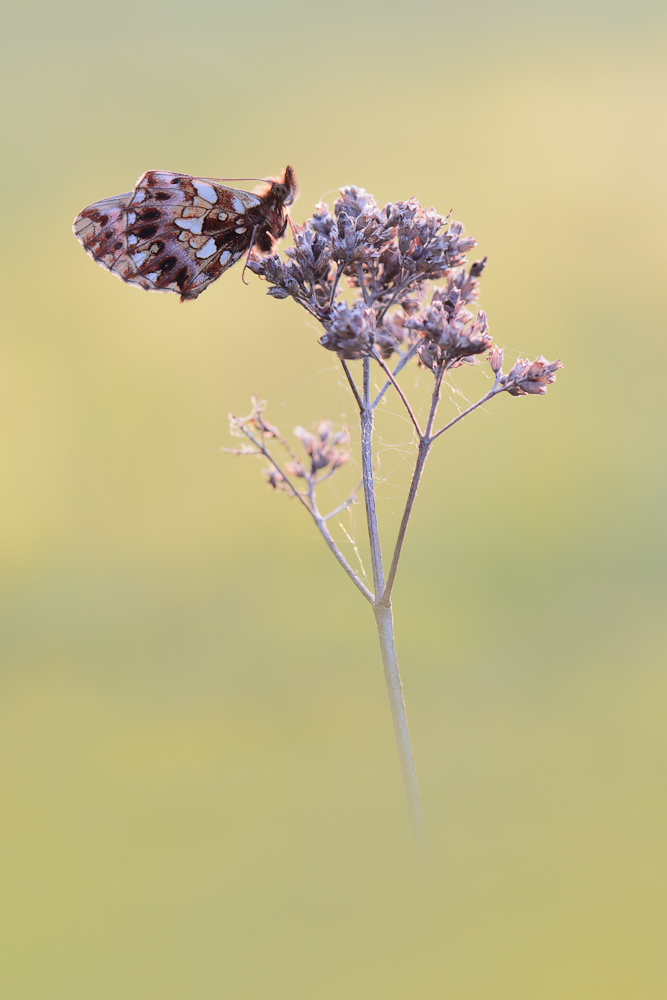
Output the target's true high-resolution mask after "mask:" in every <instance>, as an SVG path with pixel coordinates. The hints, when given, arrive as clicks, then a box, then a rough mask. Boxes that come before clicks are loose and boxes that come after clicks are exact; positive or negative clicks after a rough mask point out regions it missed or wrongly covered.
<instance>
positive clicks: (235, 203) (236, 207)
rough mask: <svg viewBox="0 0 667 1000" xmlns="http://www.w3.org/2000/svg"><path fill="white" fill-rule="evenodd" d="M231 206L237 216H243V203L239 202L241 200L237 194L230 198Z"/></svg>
mask: <svg viewBox="0 0 667 1000" xmlns="http://www.w3.org/2000/svg"><path fill="white" fill-rule="evenodd" d="M232 205H233V206H234V211H235V212H238V214H239V215H243V213H244V212H245V205H244V204H243V202H242V201H241V199H240V198H239V196H238V195H237V194H235V195H234V197H233V198H232Z"/></svg>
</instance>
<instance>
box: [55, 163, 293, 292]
mask: <svg viewBox="0 0 667 1000" xmlns="http://www.w3.org/2000/svg"><path fill="white" fill-rule="evenodd" d="M296 194H297V186H296V180H295V177H294V171H293V170H292V168H291V167H286V168H285V170H284V172H283V175H282V177H281V178H280V179H278V180H267V182H266V185H265V189H264V190H263V191H260V192H259V193H251V192H249V191H243V190H240V189H238V188H230V187H226V186H225V185H224V184H223V183H222V182H221V181H219V180H215V179H213V178H208V177H192V176H190V175H189V174H176V173H170V172H169V171H166V170H147V171H146V173H145V174H143V175H142V176H141V177H140V178H139V180H138V181H137V183H136V186H135V188H134V190H133V191H129V192H127V193H125V194H119V195H116V196H115V197H113V198H106V199H104V200H103V201H98V202H95V204H93V205H89V206H88V208H85V209H84V210H83V211H82V212H81V213H80V214H79V215H78V216H77V217H76V219H75V220H74V225H73V229H74V234H75V236H76V237H77V239H78V240H79V242H80V243H81V245H82V246H83V248H84V250H85V251H86V252H87V253H88V254H90V256H91V257H92V258H93V259H94V260H96V261H97V263H98V264H101V266H102V267H105V268H106V269H107V270H108V271H111V272H112V274H116V275H117V276H118V277H119V278H122V280H123V281H127V282H129V283H130V284H133V285H138V286H139V287H140V288H144V289H146V290H147V291H160V292H175V293H176V294H178V295H180V297H181V301H184V300H186V299H195V298H196V297H197V296H198V295H200V294H201V293H202V292H203V291H204V289H206V288H207V287H208V286H209V285H210V284H211V282H213V281H215V280H216V279H217V278H219V277H220V275H221V274H222V273H223V272H224V271H226V270H227V269H228V268H230V267H231V266H232V265H233V264H235V263H236V261H237V260H239V259H240V258H241V257H242V256H243V255H244V254H245V253H247V252H248V251H249V250H250V249H251V248H254V249H255V250H257V251H258V252H259V253H271V252H272V251H273V249H274V248H275V245H276V242H277V241H278V240H279V239H280V238H281V237H282V236H283V234H284V232H285V230H286V228H287V222H288V215H289V212H288V209H289V206H290V205H291V204H292V203H293V201H294V199H295V198H296Z"/></svg>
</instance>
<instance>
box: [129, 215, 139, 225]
mask: <svg viewBox="0 0 667 1000" xmlns="http://www.w3.org/2000/svg"><path fill="white" fill-rule="evenodd" d="M127 221H128V222H129V224H130V225H132V223H133V222H136V221H137V213H136V212H128V213H127Z"/></svg>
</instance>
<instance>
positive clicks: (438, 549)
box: [0, 0, 667, 1000]
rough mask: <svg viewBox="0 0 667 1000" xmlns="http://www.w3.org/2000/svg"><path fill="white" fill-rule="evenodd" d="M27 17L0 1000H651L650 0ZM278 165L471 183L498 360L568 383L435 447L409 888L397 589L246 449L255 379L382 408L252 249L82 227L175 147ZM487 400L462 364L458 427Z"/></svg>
mask: <svg viewBox="0 0 667 1000" xmlns="http://www.w3.org/2000/svg"><path fill="white" fill-rule="evenodd" d="M3 18H4V21H5V27H4V31H3V38H4V41H3V46H4V49H5V52H4V55H3V59H2V74H3V83H2V88H3V102H2V103H3V111H2V114H3V119H4V123H3V125H2V134H3V139H4V142H3V148H4V153H3V154H2V172H3V191H4V202H3V204H4V207H3V227H2V232H3V238H2V240H0V254H1V255H2V268H1V273H2V281H3V283H4V290H3V293H2V299H1V306H0V308H1V310H2V314H3V321H2V326H3V336H2V365H1V370H2V374H1V375H0V381H1V391H0V399H1V404H0V405H1V406H2V421H1V428H2V430H1V432H0V433H1V435H2V464H3V473H2V482H3V488H2V501H1V503H2V519H1V528H0V530H1V533H2V558H1V587H2V619H3V621H2V644H3V647H4V654H3V664H4V665H3V680H2V699H1V712H2V725H1V727H0V747H1V753H2V767H1V773H0V787H1V791H0V796H1V798H2V803H3V808H2V820H1V829H2V834H1V837H2V849H1V851H0V858H1V861H0V865H1V867H2V886H3V887H2V893H1V896H2V904H1V908H2V920H3V925H4V926H3V931H2V935H1V938H2V949H3V950H4V951H5V953H6V954H5V956H4V959H3V962H2V968H3V971H2V973H1V977H0V978H1V979H2V981H3V985H2V987H1V989H0V993H1V995H2V996H3V997H7V1000H60V998H62V1000H89V998H91V997H94V998H95V1000H117V998H119V997H127V998H134V997H136V998H142V1000H143V998H147V1000H152V998H156V1000H157V998H159V1000H195V998H196V1000H209V998H210V1000H214V998H215V1000H217V998H227V997H229V998H230V1000H264V998H266V997H271V998H285V1000H314V998H317V1000H339V998H343V997H344V998H346V1000H398V998H404V997H410V998H413V997H414V998H419V1000H422V998H423V1000H431V998H434V1000H435V998H441V997H447V998H450V997H451V998H453V1000H454V998H455V1000H491V998H492V1000H535V998H539V1000H626V998H628V1000H629V998H633V1000H634V998H642V1000H653V998H655V1000H657V998H663V997H664V996H665V993H666V991H667V966H666V964H665V958H664V939H665V933H666V931H667V905H666V903H665V899H666V896H667V866H666V864H665V841H666V836H667V808H666V805H665V801H666V799H665V793H666V791H667V736H666V735H665V733H666V727H665V723H664V719H665V712H666V708H667V705H666V702H667V678H666V676H665V670H664V661H665V657H664V652H663V649H664V645H665V639H666V638H667V637H666V635H665V632H666V628H665V611H664V600H665V571H664V563H665V555H666V552H665V528H664V525H665V519H664V513H663V511H664V505H665V492H666V491H665V452H664V446H663V442H664V431H663V427H664V421H665V417H666V416H667V403H666V401H665V389H664V382H663V373H664V367H665V362H666V361H667V349H666V347H665V331H664V326H665V320H664V305H665V303H664V294H663V287H664V279H663V272H664V258H663V252H664V251H663V248H664V232H665V225H666V221H667V220H666V218H665V215H666V213H665V167H666V162H665V161H666V156H665V153H666V149H667V143H666V140H665V129H664V111H665V78H666V70H665V66H666V61H665V46H664V41H665V12H664V8H663V6H662V5H661V4H658V3H650V2H646V0H638V2H634V3H630V0H615V2H614V0H606V2H601V0H597V2H593V0H584V2H577V3H574V2H571V0H569V2H568V0H566V2H564V3H559V4H551V3H542V2H529V0H524V2H521V0H515V2H509V3H501V4H494V3H491V2H489V0H482V2H479V3H476V4H472V5H467V6H466V5H460V4H454V3H450V2H447V3H433V2H429V0H415V2H413V3H411V4H409V5H408V6H406V5H403V4H399V3H397V2H394V0H387V2H385V3H378V2H375V0H371V2H368V3H366V4H363V5H360V4H357V3H351V2H349V0H341V2H339V3H337V4H320V3H306V2H305V0H288V2H286V3H283V4H280V5H274V4H269V3H268V2H266V0H255V2H254V3H253V4H252V5H250V4H247V5H240V4H229V3H227V2H225V0H218V2H212V0H191V2H190V3H188V4H183V3H175V2H173V0H162V2H146V0H138V2H132V3H130V2H128V0H116V2H114V3H112V4H107V3H101V2H100V0H92V2H91V0H86V2H82V0H59V2H58V3H40V2H36V0H23V2H22V3H20V4H11V3H10V4H7V5H6V6H5V10H4V15H3ZM286 163H291V164H293V166H294V168H295V170H296V172H297V176H298V178H299V181H300V185H301V198H300V200H299V201H298V202H297V204H296V206H295V208H294V211H293V216H294V218H295V219H296V221H302V220H303V219H305V218H306V217H307V215H309V214H310V212H311V211H312V207H313V205H314V203H315V202H317V201H318V200H319V199H320V198H324V200H329V202H331V201H333V198H334V197H335V194H336V190H337V189H338V188H339V187H340V186H341V185H343V184H349V183H355V184H358V185H362V186H364V187H366V188H367V189H368V190H370V191H371V192H373V193H374V194H375V196H376V197H377V199H378V201H380V202H384V201H388V200H397V199H401V198H408V197H410V196H411V195H416V196H417V197H418V198H419V199H420V200H421V201H422V202H423V203H424V204H426V205H434V206H436V207H437V208H438V209H439V210H440V211H442V212H447V211H448V210H449V209H452V210H453V215H454V218H456V219H460V220H462V221H463V222H464V223H465V225H466V228H467V231H468V232H469V233H470V234H472V235H474V236H475V237H476V238H477V240H478V241H479V247H478V249H477V250H476V251H474V252H473V254H472V257H473V258H474V257H475V256H481V255H483V254H488V256H489V267H488V271H487V274H486V275H485V277H484V281H483V292H482V299H481V303H480V304H481V305H482V306H484V308H486V309H487V311H488V314H489V318H490V325H491V330H492V332H493V334H494V336H495V338H496V340H497V341H498V343H500V344H501V345H503V346H505V348H506V353H507V356H508V357H509V358H510V360H511V361H513V360H514V359H515V358H516V356H517V355H518V354H522V355H524V356H525V355H530V356H531V357H534V356H536V355H537V354H540V353H543V354H545V355H546V356H547V357H548V358H549V359H550V360H553V359H554V358H556V357H562V359H563V361H564V364H565V368H564V370H563V372H561V373H560V374H559V376H558V381H557V383H556V384H555V385H554V386H552V387H551V389H550V390H549V394H548V395H547V396H546V397H544V398H521V399H512V398H510V397H506V396H503V397H501V398H500V399H498V400H495V401H494V405H493V406H492V407H490V408H488V409H487V410H486V411H480V412H477V413H475V414H474V415H473V416H472V417H470V418H469V419H468V420H467V421H465V422H464V423H463V424H460V425H458V426H457V427H456V428H455V429H454V430H453V431H452V432H450V433H449V434H448V435H446V436H445V438H444V439H443V440H442V441H441V443H440V446H439V448H438V449H437V451H436V452H435V454H434V455H433V458H432V459H431V462H430V466H429V468H428V469H427V474H426V478H425V481H424V484H423V487H422V489H421V491H420V496H419V501H418V505H417V508H416V515H415V518H414V521H413V523H412V526H411V528H410V533H409V537H408V540H407V544H406V549H405V557H404V564H403V566H402V571H401V574H400V576H399V581H398V585H397V589H396V596H395V605H396V628H397V639H398V644H399V659H400V662H401V667H402V672H403V680H404V689H405V695H406V700H407V706H408V713H409V717H410V724H411V729H412V736H413V743H414V748H415V754H416V759H417V766H418V771H419V775H420V780H421V790H422V798H423V804H424V811H425V816H426V821H427V825H428V835H429V841H430V848H431V862H430V866H429V869H428V871H427V872H426V873H422V874H420V873H419V872H418V871H417V870H416V869H415V867H414V864H413V860H412V855H411V849H410V843H409V839H408V831H407V823H406V818H405V809H404V803H403V797H402V789H401V783H400V775H399V771H398V764H397V756H396V750H395V746H394V741H393V734H392V729H391V722H390V716H389V710H388V704H387V699H386V693H385V690H384V681H383V677H382V672H381V666H380V659H379V654H378V651H377V649H376V639H375V635H374V629H373V623H372V618H371V615H370V613H369V609H368V607H367V606H366V604H365V602H364V601H363V599H362V598H361V597H360V596H359V594H358V593H357V592H356V591H355V590H354V588H353V587H352V586H351V585H350V583H349V581H348V580H347V579H346V578H345V576H344V574H343V573H342V572H341V570H340V569H339V567H338V566H337V565H336V564H335V562H334V560H333V559H332V558H331V556H330V554H329V553H328V552H327V551H326V549H325V547H324V545H323V543H322V541H321V540H320V539H319V538H318V537H316V535H315V532H314V530H313V527H312V526H311V524H310V523H308V521H307V520H306V517H305V516H304V514H303V512H302V511H300V510H299V509H297V507H296V506H295V504H293V503H291V502H290V501H289V500H288V499H286V498H285V497H283V496H276V495H272V494H270V493H269V491H268V490H267V488H266V486H265V484H264V482H263V481H262V477H261V475H260V470H261V464H259V463H256V462H255V461H254V460H249V459H244V460H241V459H235V458H233V457H231V456H228V455H224V454H222V453H221V452H220V448H221V447H224V446H228V445H230V444H233V441H230V439H229V436H228V430H227V414H228V413H229V412H230V411H232V412H235V413H247V412H248V411H249V409H250V404H249V397H250V394H251V393H252V392H257V393H258V394H259V395H260V397H262V398H266V399H268V400H269V409H268V410H267V417H268V419H269V420H271V421H273V422H275V423H278V424H279V425H280V426H281V428H282V429H283V430H284V431H285V432H290V431H291V429H292V428H293V426H294V425H295V424H303V425H305V426H310V425H312V424H313V423H314V422H315V421H316V420H319V419H322V418H328V419H331V420H333V421H334V422H335V423H336V424H337V425H340V424H342V423H346V422H349V423H351V422H352V421H353V419H354V410H353V408H352V407H351V405H350V401H349V396H348V394H347V392H346V390H345V387H344V386H343V385H342V384H341V379H340V374H339V371H338V369H337V367H336V362H335V358H334V357H333V355H331V354H329V353H327V352H325V351H323V350H322V349H321V348H320V347H318V345H317V332H316V330H315V329H314V328H313V325H312V324H311V322H310V321H309V319H308V317H307V316H306V315H305V314H304V313H303V312H302V311H300V310H298V309H297V307H296V306H295V305H294V304H293V303H292V302H291V301H287V302H276V301H274V300H272V299H270V298H267V297H266V296H265V295H264V288H263V287H262V286H261V285H260V283H259V282H257V281H256V280H255V279H254V278H253V277H252V276H249V285H248V287H245V286H244V285H243V284H242V282H241V273H240V268H239V267H237V268H235V269H234V270H233V271H231V272H229V273H228V274H227V275H225V276H224V277H223V278H222V279H221V280H220V281H219V282H217V283H216V284H215V285H213V286H212V287H211V288H210V290H209V291H207V292H206V294H205V295H204V296H203V297H202V298H200V299H199V300H198V301H197V302H195V303H191V304H186V305H183V306H182V305H180V304H179V302H178V299H177V298H176V296H168V295H165V296H158V295H147V294H145V293H143V292H140V291H139V290H137V289H135V288H132V287H129V286H126V285H123V284H122V283H121V282H120V281H118V280H117V279H115V278H113V277H112V276H110V275H109V274H108V273H106V272H105V271H103V270H102V269H101V268H99V267H96V266H95V264H94V263H93V262H92V261H91V260H90V259H89V258H88V257H87V256H86V255H85V254H84V252H83V251H82V249H81V247H80V246H79V245H78V243H77V242H76V241H75V239H74V237H73V236H72V234H71V232H70V224H71V220H72V219H73V217H74V216H75V215H76V213H77V212H78V211H80V210H81V209H82V208H83V207H84V206H86V205H87V204H89V203H90V202H93V201H96V200H98V199H100V198H103V197H106V196H109V195H112V194H116V193H119V192H122V191H127V190H129V189H131V188H132V186H133V184H134V182H135V181H136V179H137V178H138V177H139V175H140V174H141V173H142V172H143V171H144V170H146V169H148V168H164V169H170V170H176V171H183V172H188V173H193V174H199V175H204V176H214V177H241V176H245V175H253V176H263V175H266V174H272V173H275V172H277V171H279V170H281V169H282V168H283V167H284V165H285V164H286ZM247 187H249V188H251V187H252V183H250V184H248V185H247ZM415 383H419V385H416V386H415ZM404 384H405V385H406V387H407V388H410V390H411V391H412V390H413V388H414V391H416V392H417V395H418V396H419V393H420V391H423V387H424V385H425V383H424V374H423V373H422V374H421V375H419V374H418V373H417V372H416V369H412V370H410V372H408V373H406V375H405V380H404ZM420 386H421V388H420ZM487 387H488V383H487V381H486V378H485V375H484V373H483V372H482V370H481V369H470V370H466V371H465V372H463V373H459V375H458V376H457V380H456V383H455V385H453V386H452V388H451V390H450V392H449V395H450V396H451V399H446V400H445V402H444V404H443V410H444V411H445V412H447V413H449V414H451V415H453V414H454V413H455V412H456V407H457V405H461V404H462V403H463V401H464V397H465V398H467V399H470V400H473V399H476V398H477V397H478V395H481V394H482V392H483V391H485V390H486V388H487ZM457 392H460V393H461V395H458V394H457ZM397 413H398V407H397V406H396V404H395V401H394V400H392V399H390V400H389V401H388V403H387V405H386V406H385V407H384V408H383V409H382V411H381V412H380V414H379V417H378V431H379V442H378V450H379V460H380V480H381V481H380V486H379V491H380V495H381V516H382V524H383V529H384V532H385V537H386V539H387V540H388V539H390V537H391V533H392V532H393V531H394V530H395V527H396V523H397V518H398V516H399V514H400V503H401V500H402V499H403V498H404V496H405V487H406V476H407V469H408V465H407V460H408V459H409V450H410V449H409V446H410V433H409V429H408V428H407V426H406V424H405V421H403V419H402V418H401V417H400V416H397V415H396V414H397ZM345 475H348V476H349V479H348V480H345V478H344V476H345ZM354 475H355V470H354V469H350V470H349V471H348V470H346V472H345V473H344V474H342V476H341V481H340V483H339V484H337V485H336V486H335V489H334V490H333V491H332V494H331V500H332V501H333V500H335V498H336V497H337V496H342V495H343V494H344V491H345V488H346V487H347V485H348V483H349V482H352V481H353V479H354ZM342 526H343V527H344V528H345V530H346V531H347V532H348V533H349V535H350V537H351V538H353V539H356V540H357V541H358V542H359V545H360V555H361V557H362V559H363V558H364V550H363V544H362V543H363V533H362V529H363V521H362V520H361V518H360V515H359V511H358V509H357V510H355V511H354V512H353V513H352V515H351V516H350V517H346V518H343V519H342ZM336 534H337V537H339V538H341V539H344V535H343V530H342V527H337V528H336ZM345 544H346V545H347V549H346V551H348V552H349V550H350V546H349V543H345Z"/></svg>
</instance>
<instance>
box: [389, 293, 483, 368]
mask: <svg viewBox="0 0 667 1000" xmlns="http://www.w3.org/2000/svg"><path fill="white" fill-rule="evenodd" d="M405 326H407V327H410V328H411V329H413V330H417V331H418V332H419V333H420V334H421V336H422V337H423V339H424V343H422V344H421V345H420V347H419V357H420V360H421V361H422V363H423V364H425V365H426V366H427V367H428V368H433V367H434V365H436V364H439V363H442V362H444V363H445V364H447V365H448V366H452V362H460V360H461V359H462V358H466V357H469V356H470V355H474V354H482V353H483V352H484V351H487V350H488V349H489V348H490V347H491V343H492V338H491V334H490V333H489V332H488V329H487V327H488V322H487V318H486V313H485V312H483V311H482V310H481V309H480V311H479V312H478V313H477V315H476V316H474V315H473V314H472V313H471V312H470V311H469V310H468V309H466V308H465V305H464V301H463V297H462V293H461V289H460V288H458V287H457V286H456V285H454V286H453V287H452V288H450V289H446V288H443V289H438V291H436V292H435V293H434V295H433V298H432V300H431V304H430V305H429V306H426V308H425V309H423V310H422V312H421V313H418V314H417V315H416V316H411V317H410V318H409V319H407V320H406V321H405Z"/></svg>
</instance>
